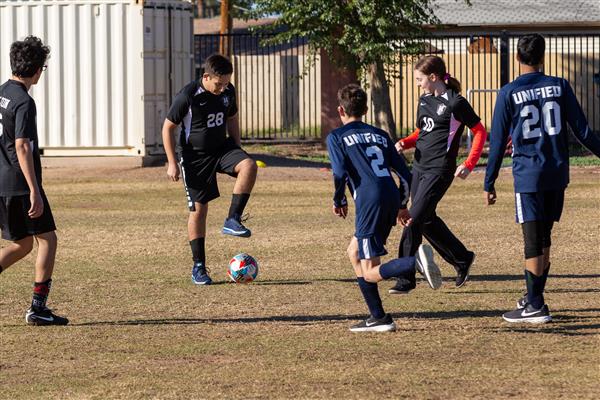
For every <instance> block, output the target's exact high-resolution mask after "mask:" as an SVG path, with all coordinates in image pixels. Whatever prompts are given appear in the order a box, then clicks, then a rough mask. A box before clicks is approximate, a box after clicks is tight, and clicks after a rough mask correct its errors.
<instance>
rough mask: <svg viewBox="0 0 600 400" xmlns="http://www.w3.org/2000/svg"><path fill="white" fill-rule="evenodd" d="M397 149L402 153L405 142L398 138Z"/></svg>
mask: <svg viewBox="0 0 600 400" xmlns="http://www.w3.org/2000/svg"><path fill="white" fill-rule="evenodd" d="M396 151H397V152H398V154H402V152H403V151H404V143H402V140H398V141H397V142H396Z"/></svg>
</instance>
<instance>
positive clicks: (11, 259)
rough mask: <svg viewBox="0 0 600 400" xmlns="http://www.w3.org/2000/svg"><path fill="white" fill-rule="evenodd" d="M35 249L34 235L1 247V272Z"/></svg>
mask: <svg viewBox="0 0 600 400" xmlns="http://www.w3.org/2000/svg"><path fill="white" fill-rule="evenodd" d="M32 249H33V236H28V237H26V238H23V239H21V240H17V241H14V242H12V243H9V245H8V246H6V247H3V248H2V249H0V272H2V271H4V270H6V269H7V268H8V267H10V266H11V265H13V264H14V263H16V262H17V261H19V260H20V259H22V258H23V257H25V256H26V255H27V254H29V253H30V252H31V250H32Z"/></svg>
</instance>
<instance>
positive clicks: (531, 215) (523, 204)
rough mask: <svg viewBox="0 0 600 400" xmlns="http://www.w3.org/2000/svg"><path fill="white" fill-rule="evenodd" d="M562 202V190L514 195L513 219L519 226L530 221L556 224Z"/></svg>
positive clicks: (563, 192) (563, 191)
mask: <svg viewBox="0 0 600 400" xmlns="http://www.w3.org/2000/svg"><path fill="white" fill-rule="evenodd" d="M564 202H565V190H564V189H560V190H547V191H543V192H534V193H515V217H516V218H515V219H516V221H517V223H519V224H522V223H524V222H530V221H553V222H558V221H559V220H560V216H561V214H562V210H563V205H564Z"/></svg>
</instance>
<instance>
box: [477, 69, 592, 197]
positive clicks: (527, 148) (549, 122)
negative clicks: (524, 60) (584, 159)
mask: <svg viewBox="0 0 600 400" xmlns="http://www.w3.org/2000/svg"><path fill="white" fill-rule="evenodd" d="M567 123H568V124H569V125H570V126H571V129H572V130H573V132H574V133H575V136H576V137H577V138H578V139H579V140H580V141H581V143H582V144H583V145H584V146H586V147H587V148H588V149H589V150H590V151H592V152H593V153H594V154H596V155H597V156H600V139H599V138H598V137H597V136H596V135H594V133H593V132H592V131H591V129H590V127H589V125H588V123H587V120H586V118H585V115H584V114H583V110H582V109H581V106H580V105H579V103H578V102H577V98H576V97H575V95H574V94H573V90H572V89H571V86H570V85H569V82H567V81H566V80H565V79H563V78H558V77H554V76H547V75H544V74H543V73H541V72H532V73H527V74H523V75H521V76H519V77H518V78H517V79H515V80H514V81H513V82H511V83H509V84H507V85H505V86H504V87H502V89H501V90H500V93H498V98H497V100H496V106H495V109H494V117H493V121H492V130H491V134H490V154H489V159H488V165H487V170H486V176H485V181H484V190H485V191H486V192H490V191H492V190H494V182H495V181H496V178H497V177H498V171H499V169H500V166H501V164H502V157H503V155H504V151H505V149H506V144H507V141H508V137H509V135H510V137H511V138H512V147H513V148H512V164H513V176H514V188H515V192H516V193H533V192H538V191H546V190H560V189H564V188H566V187H567V185H568V183H569V147H568V144H569V143H568V135H567Z"/></svg>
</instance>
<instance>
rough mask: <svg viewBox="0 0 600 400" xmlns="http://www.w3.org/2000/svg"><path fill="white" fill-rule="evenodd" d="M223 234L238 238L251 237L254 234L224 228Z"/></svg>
mask: <svg viewBox="0 0 600 400" xmlns="http://www.w3.org/2000/svg"><path fill="white" fill-rule="evenodd" d="M221 233H222V234H224V235H230V236H236V237H250V236H252V232H249V231H248V232H246V231H234V230H233V229H229V228H223V229H222V230H221Z"/></svg>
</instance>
